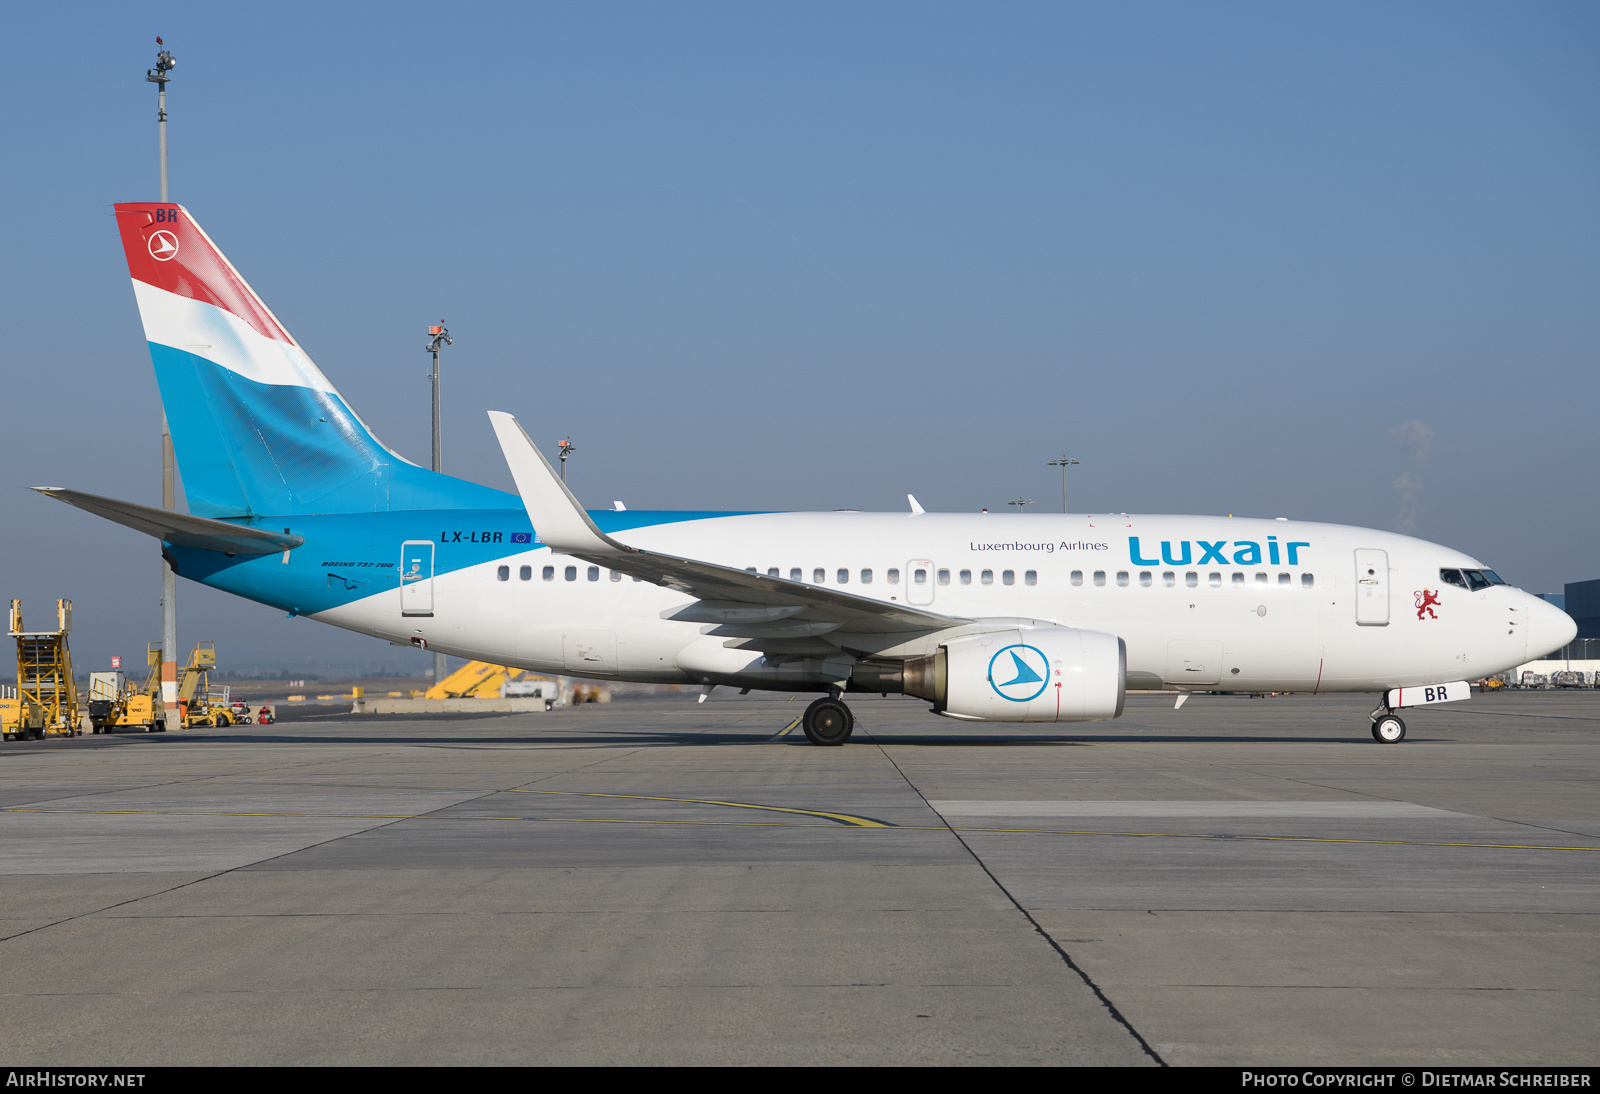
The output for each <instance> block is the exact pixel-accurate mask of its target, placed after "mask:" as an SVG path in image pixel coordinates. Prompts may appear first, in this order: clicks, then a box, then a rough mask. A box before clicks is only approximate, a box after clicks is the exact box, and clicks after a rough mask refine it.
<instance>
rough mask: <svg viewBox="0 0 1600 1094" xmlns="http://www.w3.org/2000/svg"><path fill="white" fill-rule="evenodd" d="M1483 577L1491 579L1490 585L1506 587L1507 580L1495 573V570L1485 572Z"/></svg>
mask: <svg viewBox="0 0 1600 1094" xmlns="http://www.w3.org/2000/svg"><path fill="white" fill-rule="evenodd" d="M1483 576H1484V577H1486V578H1488V579H1489V584H1491V585H1504V584H1505V583H1506V579H1505V578H1503V577H1501V576H1500V575H1499V574H1497V573H1495V572H1494V571H1493V570H1485V571H1483Z"/></svg>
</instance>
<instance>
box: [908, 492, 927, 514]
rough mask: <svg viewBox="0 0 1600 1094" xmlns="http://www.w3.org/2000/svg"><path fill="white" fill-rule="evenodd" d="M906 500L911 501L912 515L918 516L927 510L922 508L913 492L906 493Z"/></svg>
mask: <svg viewBox="0 0 1600 1094" xmlns="http://www.w3.org/2000/svg"><path fill="white" fill-rule="evenodd" d="M906 500H907V501H909V502H910V503H911V515H912V516H914V517H920V516H921V515H922V514H923V513H926V512H927V510H926V509H924V508H923V507H922V506H921V504H920V503H918V501H917V496H916V495H915V494H907V495H906Z"/></svg>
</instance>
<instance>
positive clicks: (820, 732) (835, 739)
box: [800, 698, 856, 745]
mask: <svg viewBox="0 0 1600 1094" xmlns="http://www.w3.org/2000/svg"><path fill="white" fill-rule="evenodd" d="M800 726H801V728H802V729H804V730H805V731H806V739H807V740H809V741H810V742H811V743H812V744H814V745H842V744H844V743H845V742H846V741H848V740H849V739H850V731H851V730H853V729H854V728H855V726H856V720H855V717H854V716H853V715H852V714H851V713H850V708H849V707H847V706H845V705H844V704H843V703H841V702H839V700H837V699H831V698H829V699H818V700H817V701H816V702H814V703H812V704H811V705H810V706H808V707H806V713H805V716H804V717H803V718H802V719H801V721H800Z"/></svg>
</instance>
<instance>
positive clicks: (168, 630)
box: [144, 38, 182, 728]
mask: <svg viewBox="0 0 1600 1094" xmlns="http://www.w3.org/2000/svg"><path fill="white" fill-rule="evenodd" d="M156 45H158V46H161V47H162V49H161V50H160V51H159V52H157V54H156V67H155V68H152V69H148V70H147V71H146V72H145V75H144V78H145V80H146V81H148V82H149V83H152V84H155V85H156V132H157V133H158V134H159V136H160V146H161V155H160V159H161V201H162V203H163V204H165V203H166V202H167V201H168V200H169V199H168V197H167V81H168V80H170V79H172V77H171V76H170V75H168V73H170V72H171V71H172V70H173V68H174V67H175V66H176V65H177V63H178V62H177V61H175V60H174V59H173V57H172V52H171V51H170V50H168V49H166V48H165V47H166V43H165V42H163V41H162V40H161V39H160V38H157V39H156ZM161 507H162V508H163V509H168V510H171V509H176V508H177V507H178V482H177V461H176V460H175V459H174V458H173V454H172V430H171V429H170V428H168V426H167V410H166V407H165V406H163V407H162V408H161ZM161 709H162V719H163V721H162V724H163V725H166V726H169V727H170V726H173V725H175V724H176V723H177V721H178V713H179V712H178V574H177V571H175V570H174V569H173V568H172V564H171V563H170V562H168V561H167V556H166V554H165V552H163V553H162V555H161ZM179 728H182V727H181V726H180V727H179Z"/></svg>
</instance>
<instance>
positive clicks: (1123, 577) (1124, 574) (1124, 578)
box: [1117, 570, 1128, 589]
mask: <svg viewBox="0 0 1600 1094" xmlns="http://www.w3.org/2000/svg"><path fill="white" fill-rule="evenodd" d="M1117 586H1118V587H1119V588H1123V589H1126V588H1127V587H1128V571H1127V570H1118V571H1117Z"/></svg>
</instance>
